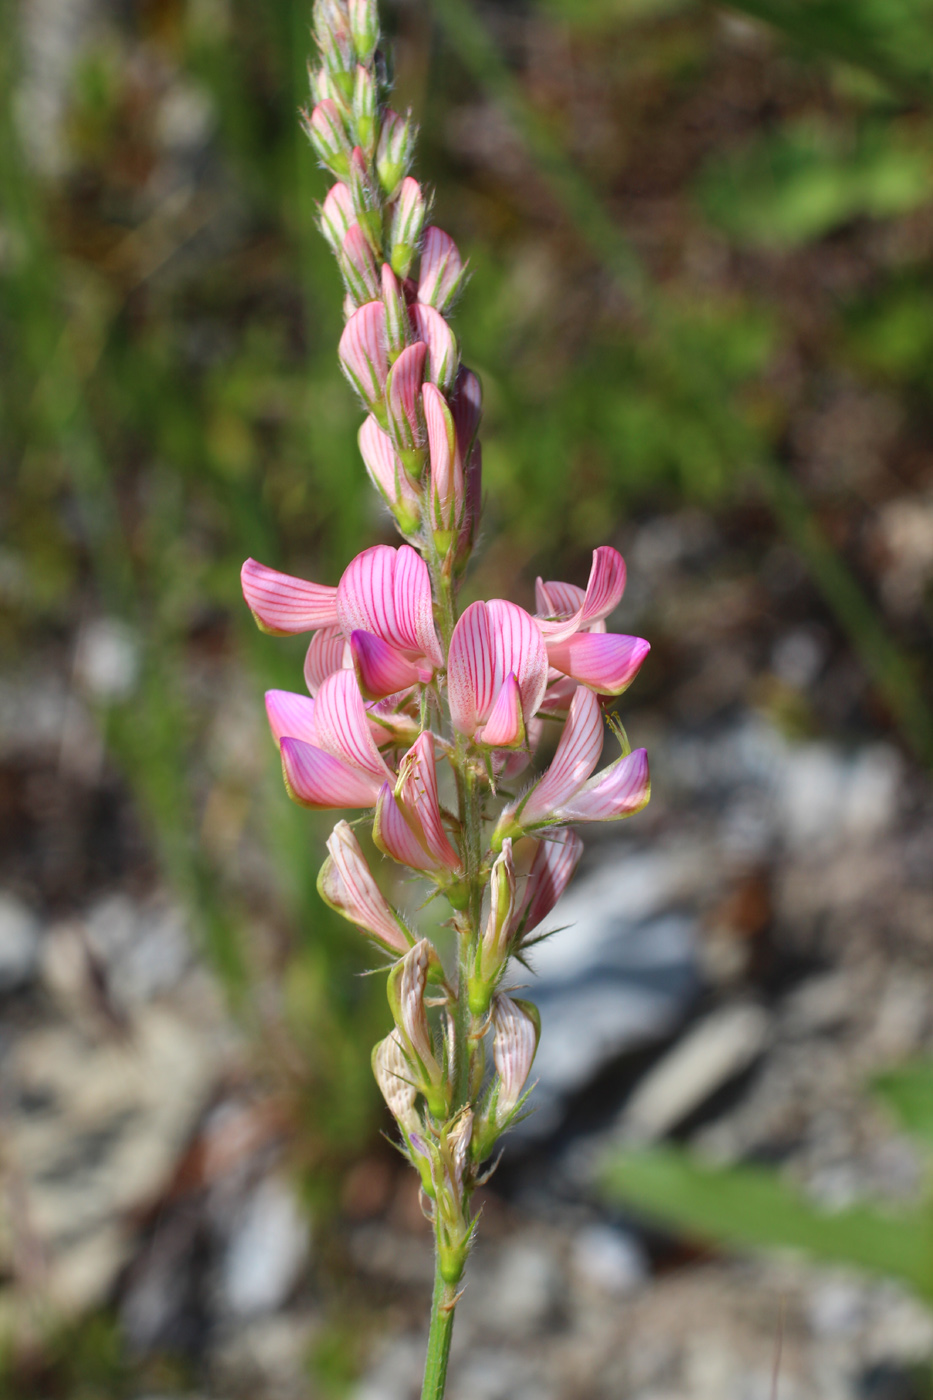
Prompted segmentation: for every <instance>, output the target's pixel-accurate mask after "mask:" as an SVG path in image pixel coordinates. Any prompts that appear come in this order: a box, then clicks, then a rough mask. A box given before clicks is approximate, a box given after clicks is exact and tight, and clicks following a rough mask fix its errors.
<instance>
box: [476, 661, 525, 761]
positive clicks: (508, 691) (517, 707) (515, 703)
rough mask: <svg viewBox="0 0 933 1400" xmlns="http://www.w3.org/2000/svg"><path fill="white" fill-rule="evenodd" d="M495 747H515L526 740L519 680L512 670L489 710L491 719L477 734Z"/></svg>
mask: <svg viewBox="0 0 933 1400" xmlns="http://www.w3.org/2000/svg"><path fill="white" fill-rule="evenodd" d="M476 737H477V738H478V739H479V741H480V742H481V743H483V744H488V745H489V747H490V748H493V749H514V748H517V747H518V746H519V745H520V744H522V743H524V740H525V725H524V722H523V720H522V697H521V692H520V691H519V688H518V681H517V680H516V679H515V676H514V675H513V673H512V672H511V671H510V672H509V674H508V675H507V676H506V678H505V680H504V681H503V682H502V686H501V689H500V690H499V694H498V695H497V696H496V699H495V703H494V704H493V707H492V709H491V710H490V712H489V719H488V720H487V721H486V723H485V724H484V725H483V728H482V729H481V730H480V732H479V733H478V734H477V736H476Z"/></svg>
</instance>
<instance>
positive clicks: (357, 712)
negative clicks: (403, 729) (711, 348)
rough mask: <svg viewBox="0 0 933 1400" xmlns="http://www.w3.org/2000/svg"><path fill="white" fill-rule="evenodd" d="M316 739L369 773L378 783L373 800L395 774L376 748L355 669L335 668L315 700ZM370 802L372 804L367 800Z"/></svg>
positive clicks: (371, 778)
mask: <svg viewBox="0 0 933 1400" xmlns="http://www.w3.org/2000/svg"><path fill="white" fill-rule="evenodd" d="M314 731H315V734H316V736H317V737H316V739H315V742H316V744H317V745H318V747H319V748H321V749H323V750H324V751H325V752H326V753H329V754H333V755H334V757H335V758H338V759H340V760H341V762H343V763H346V764H349V765H350V766H351V767H353V768H357V769H359V770H360V772H361V773H365V774H366V776H367V777H368V778H369V779H370V781H371V782H372V783H374V784H375V792H374V793H373V797H372V799H371V800H372V801H375V797H376V794H377V793H378V791H379V789H380V787H381V786H382V784H383V783H384V782H386V781H387V780H389V781H391V779H392V774H391V773H390V771H389V769H388V767H387V766H386V761H385V759H384V758H383V757H382V755H381V754H380V752H379V750H378V749H377V748H376V743H375V740H374V739H373V736H372V731H371V729H370V727H369V721H368V719H367V715H366V707H365V705H364V704H363V697H362V695H361V694H360V688H359V686H358V685H357V683H356V676H355V675H354V673H353V672H352V671H335V672H334V673H333V675H330V676H328V677H327V679H326V680H325V681H324V682H323V684H322V685H321V688H320V690H319V691H318V693H317V696H316V697H315V701H314ZM367 805H368V804H367Z"/></svg>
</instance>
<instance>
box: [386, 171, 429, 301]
mask: <svg viewBox="0 0 933 1400" xmlns="http://www.w3.org/2000/svg"><path fill="white" fill-rule="evenodd" d="M426 216H427V206H426V204H425V199H424V195H423V194H422V192H421V186H420V185H419V184H418V181H417V180H414V179H412V177H411V176H410V175H406V176H405V179H404V180H403V181H402V183H401V187H400V188H399V192H398V195H397V196H396V201H395V210H394V212H393V215H392V231H391V235H390V238H389V261H390V263H391V264H392V271H393V272H394V273H395V274H396V276H397V277H407V276H408V273H409V269H410V268H411V265H412V263H413V262H414V261H415V257H416V256H417V253H418V245H419V243H420V242H421V233H422V230H423V228H424V221H425V218H426Z"/></svg>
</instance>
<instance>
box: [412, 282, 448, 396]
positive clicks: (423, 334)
mask: <svg viewBox="0 0 933 1400" xmlns="http://www.w3.org/2000/svg"><path fill="white" fill-rule="evenodd" d="M411 319H412V324H413V325H414V328H415V334H416V335H417V336H418V337H419V339H421V340H423V341H424V343H425V344H426V345H427V347H428V378H429V379H430V380H431V381H432V383H434V384H436V385H437V387H438V388H439V389H440V390H441V392H442V393H443V394H449V393H450V391H451V389H452V388H453V386H454V383H455V381H456V378H457V371H458V370H459V368H460V351H459V349H458V348H457V337H456V336H455V335H454V333H453V331H452V330H451V329H450V326H449V325H448V324H447V322H446V321H445V320H444V318H443V316H442V315H441V313H440V312H439V311H435V310H434V307H433V306H422V305H421V303H420V302H416V303H415V305H414V306H413V307H412V308H411Z"/></svg>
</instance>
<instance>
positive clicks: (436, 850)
mask: <svg viewBox="0 0 933 1400" xmlns="http://www.w3.org/2000/svg"><path fill="white" fill-rule="evenodd" d="M397 792H398V798H399V802H400V803H401V806H402V810H403V811H404V812H405V814H406V815H407V816H408V817H409V819H410V821H411V823H412V826H413V827H414V829H415V831H416V832H417V833H418V835H419V836H420V839H421V840H422V842H423V843H424V846H425V849H426V850H427V851H428V852H429V854H430V855H431V856H432V857H433V859H434V860H435V861H436V862H437V864H438V865H445V866H447V868H448V869H449V870H456V871H459V870H460V857H459V855H458V854H457V852H456V851H455V850H454V847H453V846H452V844H451V841H450V837H449V836H448V835H447V831H446V829H445V827H444V822H443V818H442V816H441V804H440V799H439V797H438V791H437V759H436V756H435V752H434V736H433V734H431V733H430V732H429V731H428V730H425V732H424V733H423V734H421V735H419V737H418V739H417V740H416V742H415V743H414V744H413V745H412V747H411V748H410V749H409V751H408V753H407V754H406V755H405V757H404V758H403V759H402V761H401V763H400V764H399V781H398V788H397Z"/></svg>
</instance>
